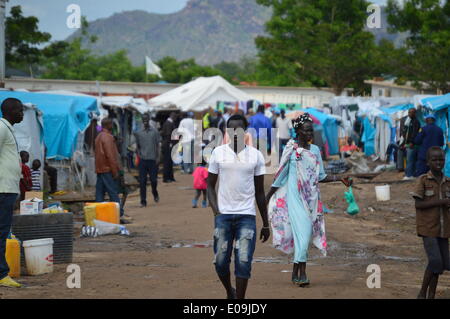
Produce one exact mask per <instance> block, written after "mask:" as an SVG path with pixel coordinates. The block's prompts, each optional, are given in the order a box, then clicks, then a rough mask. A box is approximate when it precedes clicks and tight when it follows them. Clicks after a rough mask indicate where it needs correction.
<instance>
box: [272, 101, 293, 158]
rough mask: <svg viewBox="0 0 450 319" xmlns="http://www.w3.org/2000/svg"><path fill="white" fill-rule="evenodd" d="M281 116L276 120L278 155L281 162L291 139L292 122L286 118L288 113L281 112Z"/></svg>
mask: <svg viewBox="0 0 450 319" xmlns="http://www.w3.org/2000/svg"><path fill="white" fill-rule="evenodd" d="M280 113H281V116H280V117H278V118H277V120H276V123H275V125H276V128H277V129H278V146H279V147H278V155H279V158H280V160H281V155H282V154H283V149H284V147H285V146H286V144H287V143H288V142H289V140H290V138H291V129H292V120H291V119H289V118H287V117H286V111H285V110H284V109H282V110H281V111H280Z"/></svg>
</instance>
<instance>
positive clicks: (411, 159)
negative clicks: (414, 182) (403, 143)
mask: <svg viewBox="0 0 450 319" xmlns="http://www.w3.org/2000/svg"><path fill="white" fill-rule="evenodd" d="M416 163H417V149H416V148H409V147H408V148H407V149H406V173H405V175H406V176H408V177H412V176H414V175H415V173H416Z"/></svg>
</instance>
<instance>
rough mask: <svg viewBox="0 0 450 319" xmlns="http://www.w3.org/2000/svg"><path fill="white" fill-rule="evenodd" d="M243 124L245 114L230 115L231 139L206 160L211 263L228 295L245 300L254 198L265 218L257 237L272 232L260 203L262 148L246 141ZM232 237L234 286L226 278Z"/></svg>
mask: <svg viewBox="0 0 450 319" xmlns="http://www.w3.org/2000/svg"><path fill="white" fill-rule="evenodd" d="M247 126H248V124H247V120H246V118H245V117H244V116H242V115H233V116H231V117H230V119H229V120H228V123H227V127H228V129H227V131H228V132H231V131H233V132H234V133H233V134H229V135H230V136H231V138H230V142H229V143H227V144H223V145H221V146H218V147H217V148H215V149H214V150H213V152H212V154H211V157H210V159H209V169H208V172H209V176H208V189H207V196H208V200H209V205H210V206H211V208H212V211H213V213H214V216H215V219H214V228H215V230H214V255H215V256H214V265H215V270H216V272H217V275H218V277H219V279H220V281H221V282H222V285H223V286H224V288H225V290H226V292H227V298H228V299H235V298H238V299H244V298H245V293H246V290H247V285H248V280H249V278H250V277H251V268H252V259H253V253H254V251H255V245H256V209H255V198H256V203H257V205H258V208H259V212H260V214H261V218H262V222H263V228H262V229H261V234H260V239H262V241H263V242H265V241H267V240H268V239H269V236H270V229H269V221H268V219H267V208H266V205H265V202H264V174H265V173H266V170H265V161H264V157H263V155H262V154H261V152H260V151H258V150H257V149H256V148H254V147H252V146H248V145H245V144H244V134H243V133H244V131H245V130H246V129H247ZM237 131H241V133H242V134H239V135H238V134H236V132H237ZM238 136H239V138H238ZM218 179H219V187H218V192H216V184H217V180H218ZM233 242H234V246H235V248H234V252H235V255H234V261H235V276H236V289H234V288H233V287H232V284H231V278H230V262H231V255H232V252H233Z"/></svg>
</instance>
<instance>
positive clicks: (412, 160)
mask: <svg viewBox="0 0 450 319" xmlns="http://www.w3.org/2000/svg"><path fill="white" fill-rule="evenodd" d="M419 130H420V122H419V120H418V119H417V117H416V109H414V108H412V109H410V110H409V111H408V117H407V118H406V120H405V121H404V123H403V129H402V137H403V143H401V145H400V148H401V151H403V150H406V171H405V177H404V178H403V179H405V180H407V179H412V178H414V174H415V172H416V162H417V152H418V150H419V147H418V146H417V145H415V144H414V140H415V138H416V136H417V134H418V133H419Z"/></svg>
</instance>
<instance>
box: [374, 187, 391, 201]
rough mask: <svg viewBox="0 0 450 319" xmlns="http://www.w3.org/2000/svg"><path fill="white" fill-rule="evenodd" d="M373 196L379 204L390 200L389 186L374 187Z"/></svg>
mask: <svg viewBox="0 0 450 319" xmlns="http://www.w3.org/2000/svg"><path fill="white" fill-rule="evenodd" d="M375 194H376V195H377V201H379V202H384V201H388V200H391V186H389V185H383V186H375Z"/></svg>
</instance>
